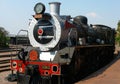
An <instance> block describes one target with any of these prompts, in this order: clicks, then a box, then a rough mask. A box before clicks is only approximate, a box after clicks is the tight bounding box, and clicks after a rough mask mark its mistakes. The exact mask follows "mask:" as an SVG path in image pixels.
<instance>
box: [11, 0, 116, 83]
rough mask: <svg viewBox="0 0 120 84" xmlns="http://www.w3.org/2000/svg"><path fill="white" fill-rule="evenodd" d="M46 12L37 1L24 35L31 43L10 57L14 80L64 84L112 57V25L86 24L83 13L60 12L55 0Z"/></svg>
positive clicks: (94, 69) (82, 76) (89, 71)
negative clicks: (70, 14) (68, 13)
mask: <svg viewBox="0 0 120 84" xmlns="http://www.w3.org/2000/svg"><path fill="white" fill-rule="evenodd" d="M49 4H50V13H45V6H44V4H42V3H37V4H36V5H35V7H34V10H35V15H33V19H32V21H31V22H30V25H29V30H28V35H29V40H30V43H31V45H32V47H31V46H30V47H27V48H25V49H21V51H20V52H19V54H18V58H17V59H12V60H11V69H12V70H15V71H16V74H17V78H18V80H17V84H57V83H58V84H64V83H65V84H67V83H69V84H70V83H74V82H75V81H77V80H79V79H81V78H84V77H85V76H87V75H88V74H90V73H92V72H94V71H96V70H98V69H99V68H101V67H102V66H104V65H105V64H107V63H108V62H110V61H111V60H112V59H113V54H114V49H115V47H114V43H115V42H114V41H115V39H114V35H115V31H114V29H112V28H110V27H108V26H105V25H88V22H87V17H85V16H76V17H74V18H72V17H71V16H67V15H60V14H59V10H60V4H61V3H59V2H51V3H49Z"/></svg>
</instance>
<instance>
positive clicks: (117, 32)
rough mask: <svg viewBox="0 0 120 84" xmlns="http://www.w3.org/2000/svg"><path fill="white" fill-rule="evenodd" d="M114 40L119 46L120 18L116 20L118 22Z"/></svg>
mask: <svg viewBox="0 0 120 84" xmlns="http://www.w3.org/2000/svg"><path fill="white" fill-rule="evenodd" d="M116 42H117V43H118V44H119V46H120V20H119V21H118V24H117V31H116Z"/></svg>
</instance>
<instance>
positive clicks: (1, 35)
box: [0, 27, 10, 47]
mask: <svg viewBox="0 0 120 84" xmlns="http://www.w3.org/2000/svg"><path fill="white" fill-rule="evenodd" d="M7 35H8V32H7V31H6V30H5V29H4V28H3V27H0V47H7V46H8V44H9V40H10V39H9V37H7Z"/></svg>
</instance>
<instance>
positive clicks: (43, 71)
mask: <svg viewBox="0 0 120 84" xmlns="http://www.w3.org/2000/svg"><path fill="white" fill-rule="evenodd" d="M13 62H17V67H16V68H13V67H12V65H11V69H12V70H17V71H18V72H20V71H19V69H20V68H22V72H20V73H25V67H26V66H27V65H39V72H40V75H41V76H50V75H60V74H61V73H60V72H61V71H60V65H59V64H57V63H52V62H41V61H40V62H35V61H25V62H24V63H23V61H21V60H11V64H12V63H13ZM42 66H49V67H50V68H49V69H42ZM53 66H57V67H58V70H57V71H56V72H54V71H53V70H52V67H53ZM46 73H47V74H46Z"/></svg>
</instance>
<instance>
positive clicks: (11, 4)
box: [0, 0, 120, 34]
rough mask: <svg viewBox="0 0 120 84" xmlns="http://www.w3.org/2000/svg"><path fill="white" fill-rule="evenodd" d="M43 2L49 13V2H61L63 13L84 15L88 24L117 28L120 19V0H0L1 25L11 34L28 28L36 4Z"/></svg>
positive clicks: (61, 11) (61, 12)
mask: <svg viewBox="0 0 120 84" xmlns="http://www.w3.org/2000/svg"><path fill="white" fill-rule="evenodd" d="M38 2H42V3H43V4H44V5H45V6H46V11H45V12H47V13H49V4H48V3H49V2H61V9H60V14H61V15H71V16H72V17H75V16H78V15H84V16H86V17H87V18H88V24H104V25H107V26H110V27H112V28H117V23H118V21H119V20H120V11H119V10H120V0H0V27H4V28H5V29H6V30H7V31H8V32H9V33H10V34H17V33H18V31H19V30H20V29H25V30H27V29H28V24H29V22H30V19H32V18H33V17H32V15H34V14H35V13H34V10H33V9H34V6H35V4H36V3H38Z"/></svg>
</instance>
